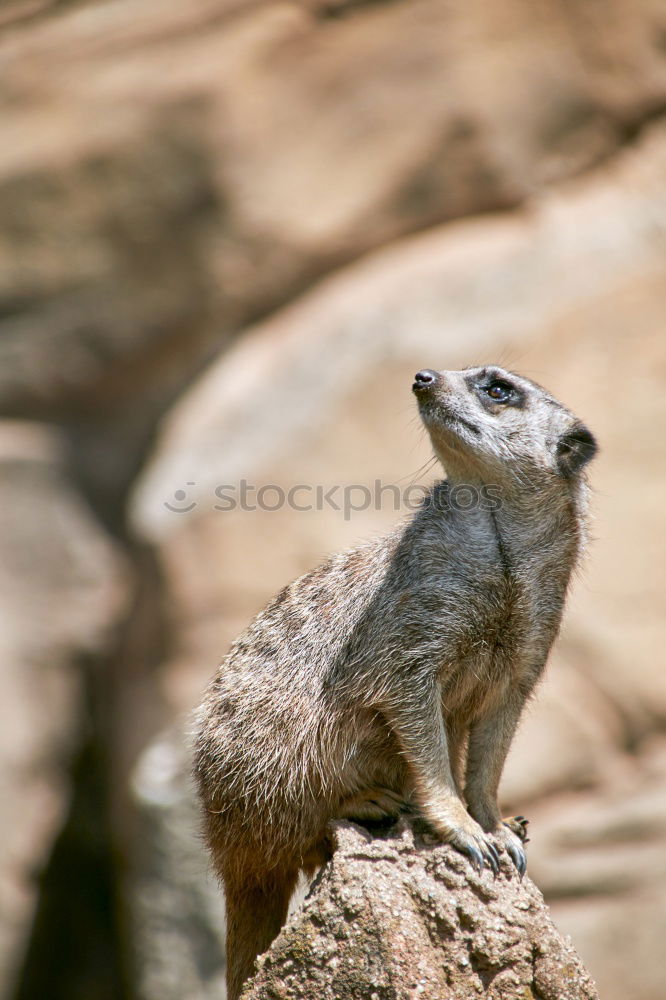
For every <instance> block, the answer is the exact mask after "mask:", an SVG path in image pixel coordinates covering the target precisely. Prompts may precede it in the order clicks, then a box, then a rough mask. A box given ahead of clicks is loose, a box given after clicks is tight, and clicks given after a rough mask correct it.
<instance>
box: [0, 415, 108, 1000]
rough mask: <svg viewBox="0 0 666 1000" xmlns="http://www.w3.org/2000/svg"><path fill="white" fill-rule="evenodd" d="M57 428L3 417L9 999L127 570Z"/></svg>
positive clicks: (2, 721) (2, 965)
mask: <svg viewBox="0 0 666 1000" xmlns="http://www.w3.org/2000/svg"><path fill="white" fill-rule="evenodd" d="M65 455H66V453H65V449H64V447H63V444H62V441H61V439H60V438H59V436H58V435H57V434H55V433H54V432H52V431H50V430H48V429H47V428H44V427H40V426H39V425H37V424H28V423H21V422H12V421H3V422H1V423H0V617H1V619H2V630H1V633H0V634H1V639H0V642H1V645H2V664H3V666H2V671H0V842H1V843H2V847H3V850H2V856H1V859H0V914H1V916H0V970H2V972H1V973H0V996H2V997H10V996H13V995H14V993H13V990H14V987H15V977H16V976H17V975H18V972H19V969H20V967H21V962H22V960H23V956H24V953H25V949H26V946H27V942H28V939H29V936H30V933H31V929H32V921H33V918H34V914H35V910H36V906H37V900H38V892H39V888H40V885H39V880H40V876H41V874H42V873H43V870H44V868H45V866H46V864H47V861H48V859H49V855H50V853H51V850H52V848H53V844H54V841H55V839H56V837H57V835H58V834H59V832H60V830H61V828H62V826H63V823H64V821H65V817H66V814H67V810H68V806H69V802H70V796H71V791H72V789H71V774H70V768H71V764H72V759H73V757H74V755H75V753H76V751H77V750H78V749H79V747H80V745H81V743H82V741H83V738H84V734H85V732H86V728H87V725H88V719H87V717H86V707H85V701H84V691H85V670H84V667H85V664H93V663H95V662H96V660H97V659H98V658H101V657H103V656H104V655H105V654H106V653H108V651H109V649H110V647H111V645H112V641H113V628H114V626H115V625H117V623H118V621H119V618H120V617H121V614H122V610H123V606H124V599H125V585H126V579H125V574H124V568H123V563H122V560H121V558H120V556H119V554H118V552H117V550H116V548H115V546H114V545H113V544H112V542H111V541H110V539H109V538H108V537H107V535H106V533H105V532H104V531H103V530H102V529H101V527H100V526H99V525H98V524H97V523H96V521H95V518H94V516H93V515H92V513H91V512H90V510H89V509H88V508H87V506H86V504H85V503H84V502H83V501H82V499H81V497H80V496H79V495H78V494H77V492H76V490H75V489H74V488H73V487H72V486H71V484H70V483H69V482H68V480H67V476H66V473H65V466H66V462H65Z"/></svg>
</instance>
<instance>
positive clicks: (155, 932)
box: [131, 729, 225, 1000]
mask: <svg viewBox="0 0 666 1000" xmlns="http://www.w3.org/2000/svg"><path fill="white" fill-rule="evenodd" d="M132 791H133V798H134V805H135V807H136V810H137V814H138V822H137V830H138V831H139V832H138V836H137V841H138V844H137V847H136V850H135V854H134V867H135V873H134V878H133V879H132V882H131V909H132V917H133V926H134V929H135V933H134V934H133V950H134V955H133V958H134V962H135V965H136V969H137V980H138V981H137V985H136V988H137V995H138V996H139V997H140V998H141V1000H180V998H182V997H183V996H186V997H187V998H188V1000H218V998H220V997H222V996H224V988H225V987H224V973H225V958H224V933H225V923H224V902H223V895H222V892H221V890H220V887H219V885H218V883H217V880H216V879H215V877H214V876H213V874H212V872H211V871H210V870H209V866H208V863H207V858H206V856H205V854H204V852H203V850H202V842H201V817H200V811H199V803H198V800H197V798H196V796H195V794H194V788H193V782H192V777H191V774H190V757H189V753H188V750H187V747H186V743H185V740H184V737H183V733H182V732H181V731H179V730H177V729H172V730H168V731H166V732H163V733H161V734H160V735H159V736H158V737H157V738H156V739H155V740H153V742H152V743H151V744H150V746H149V747H147V748H146V750H145V751H144V753H143V754H142V755H141V757H140V758H139V761H138V762H137V765H136V767H135V769H134V772H133V776H132Z"/></svg>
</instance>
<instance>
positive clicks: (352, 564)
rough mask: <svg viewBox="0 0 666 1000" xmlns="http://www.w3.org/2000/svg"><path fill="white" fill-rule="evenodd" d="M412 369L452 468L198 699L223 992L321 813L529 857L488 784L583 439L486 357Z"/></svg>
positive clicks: (556, 589)
mask: <svg viewBox="0 0 666 1000" xmlns="http://www.w3.org/2000/svg"><path fill="white" fill-rule="evenodd" d="M417 378H418V381H417V382H416V383H415V386H414V388H415V392H416V394H417V398H418V400H419V407H420V411H421V416H422V418H423V421H424V423H425V425H426V427H427V429H428V431H429V433H430V436H431V439H432V442H433V445H434V448H435V451H436V453H437V455H438V456H439V458H440V460H441V461H442V463H443V464H444V465H445V467H446V469H447V471H448V474H449V477H448V480H446V481H444V482H440V483H438V484H436V485H435V487H434V488H433V490H432V492H431V494H430V497H429V498H428V499H427V501H426V502H424V504H423V506H422V507H421V509H420V510H419V511H417V512H416V514H415V515H414V516H413V518H412V519H411V520H410V521H409V522H408V523H407V524H405V525H402V526H400V527H399V528H398V529H396V530H395V531H394V532H393V533H392V534H391V535H389V536H388V537H387V538H384V539H382V540H380V541H375V542H371V543H368V544H365V545H362V546H360V547H359V548H357V549H355V550H353V551H352V552H347V553H343V554H340V555H336V556H334V557H333V558H332V559H330V560H329V561H328V562H327V563H326V564H325V565H323V566H320V567H319V568H318V569H315V570H314V571H313V572H311V573H308V574H306V575H305V576H303V577H301V578H300V579H298V580H296V581H295V582H294V583H292V584H290V585H289V586H288V587H285V588H284V590H283V591H281V593H280V594H278V596H277V597H276V598H275V599H274V600H273V601H272V602H271V603H270V604H269V605H268V607H267V608H266V609H265V610H264V611H262V612H261V613H260V614H259V615H258V616H257V617H256V618H255V619H254V621H253V622H252V623H251V625H250V626H249V628H248V629H247V631H246V632H245V634H244V635H243V636H242V637H241V638H240V639H238V640H237V642H236V643H235V644H234V645H233V647H232V649H231V651H230V653H229V655H228V657H227V659H226V660H225V661H224V663H223V664H222V665H221V667H220V669H219V671H218V673H217V675H216V677H215V678H214V680H213V682H212V683H211V685H210V688H209V690H208V692H207V694H206V697H205V700H204V702H203V704H202V706H201V709H200V711H199V717H198V724H197V740H196V751H195V758H196V759H195V774H196V778H197V781H198V785H199V789H200V793H201V797H202V800H203V803H204V808H205V817H206V835H207V839H208V843H209V845H210V849H211V852H212V856H213V861H214V863H215V866H216V869H217V871H218V873H219V875H220V876H221V878H222V880H223V882H224V886H225V890H226V898H227V912H228V940H227V948H228V955H227V957H228V963H229V971H228V988H229V998H230V1000H236V998H237V997H238V995H239V993H240V990H241V986H242V983H243V982H244V981H245V979H246V978H247V977H248V976H249V975H250V974H251V972H252V966H253V962H254V958H255V956H256V955H257V954H259V953H260V952H261V951H263V950H265V949H266V948H267V947H268V946H269V944H270V942H271V941H272V939H273V938H274V936H275V935H276V934H277V932H278V930H279V928H280V926H281V924H282V923H283V921H284V919H285V915H286V911H287V905H288V902H289V897H290V895H291V892H292V890H293V887H294V884H295V881H296V878H297V876H298V873H299V871H301V870H305V871H306V872H310V873H311V872H312V871H314V869H315V867H316V866H317V865H318V864H321V863H322V862H323V861H324V860H325V859H326V857H327V856H328V850H329V849H328V844H327V838H326V827H327V824H328V822H329V821H330V820H331V819H332V818H334V817H340V816H353V817H357V818H361V819H372V818H378V817H381V816H385V815H386V814H389V815H394V814H396V813H397V812H398V811H399V810H400V808H401V807H403V806H404V805H405V804H409V805H411V806H412V807H414V808H416V809H417V810H419V811H420V812H421V814H422V815H423V816H424V817H425V818H426V819H427V820H428V821H429V822H430V824H431V826H432V827H433V829H434V830H435V831H436V832H437V833H438V834H439V836H440V837H441V838H442V840H444V841H448V842H450V843H452V844H453V845H454V846H456V847H457V848H458V849H459V850H461V851H462V852H464V853H465V854H467V855H468V857H470V858H471V860H472V862H473V863H475V864H477V865H481V864H483V863H486V864H488V865H489V866H490V867H492V868H495V867H496V863H497V852H498V851H501V850H506V851H508V853H509V854H510V856H511V857H512V858H513V860H514V862H515V864H516V865H517V866H518V868H519V869H520V870H521V871H523V870H524V867H525V856H524V853H523V849H522V844H521V840H520V838H519V837H518V836H517V834H516V832H513V831H514V830H515V831H517V833H520V831H521V830H524V826H522V827H521V825H520V823H518V824H517V825H514V826H513V827H512V828H511V829H510V828H509V827H508V826H507V825H505V824H503V822H502V820H501V817H500V812H499V809H498V806H497V789H498V785H499V780H500V776H501V773H502V768H503V765H504V761H505V758H506V754H507V752H508V749H509V746H510V743H511V740H512V738H513V734H514V732H515V728H516V725H517V723H518V720H519V717H520V713H521V710H522V708H523V706H524V704H525V701H526V699H527V698H528V696H529V694H530V692H531V691H532V689H533V687H534V685H535V683H536V681H537V679H538V678H539V676H540V674H541V672H542V670H543V667H544V665H545V661H546V658H547V656H548V652H549V650H550V647H551V645H552V643H553V640H554V638H555V636H556V633H557V630H558V628H559V623H560V618H561V614H562V607H563V603H564V598H565V593H566V589H567V585H568V582H569V578H570V575H571V571H572V569H573V567H574V564H575V561H576V559H577V557H578V554H579V552H580V550H581V547H582V542H583V537H584V512H585V499H586V487H585V483H584V479H583V475H582V470H583V468H584V466H585V465H586V463H587V461H588V460H589V459H590V458H591V457H592V456H593V454H594V451H595V444H594V441H593V439H592V437H591V435H590V434H589V432H588V431H587V430H586V429H585V428H584V427H583V426H582V425H581V424H580V422H579V421H577V420H576V418H575V417H574V416H573V415H572V414H571V413H569V411H568V410H566V409H565V408H564V407H563V406H561V404H559V403H558V402H557V401H556V400H554V399H553V398H552V397H551V396H550V395H549V394H548V393H547V392H545V390H543V389H542V388H541V387H540V386H537V385H535V384H534V383H532V382H529V381H528V380H527V379H524V378H520V377H519V376H517V375H514V374H512V373H508V372H505V371H503V370H502V369H500V368H497V367H494V366H493V367H488V368H480V369H466V370H464V371H462V372H440V373H434V372H425V373H419V376H418V377H417ZM497 385H499V386H500V388H499V390H498V389H497V388H496V387H497ZM502 386H503V387H504V388H502ZM507 386H508V387H509V388H508V389H507ZM493 387H495V388H493ZM498 391H499V392H500V393H501V394H508V396H507V398H503V399H501V400H497V399H495V398H493V396H494V395H496V394H497V392H498ZM461 484H470V485H471V486H473V487H474V488H475V489H476V490H477V491H478V495H479V496H480V497H483V496H484V494H483V490H484V488H486V487H488V486H493V487H495V488H496V489H497V491H498V494H499V502H500V506H499V508H497V509H489V506H488V504H487V503H486V502H485V501H482V502H481V503H479V504H477V506H476V507H475V508H474V509H471V510H461V509H459V506H457V505H456V504H455V503H452V499H453V498H454V496H455V491H456V487H458V486H460V485H461Z"/></svg>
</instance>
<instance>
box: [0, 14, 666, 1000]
mask: <svg viewBox="0 0 666 1000" xmlns="http://www.w3.org/2000/svg"><path fill="white" fill-rule="evenodd" d="M665 37H666V21H665V20H664V13H663V9H662V5H661V4H660V3H658V2H654V0H633V2H631V3H629V2H628V0H608V2H607V3H605V4H604V5H594V4H590V3H587V4H571V3H566V2H564V0H543V2H540V3H538V4H535V3H533V2H532V0H494V2H493V3H492V4H488V3H483V2H480V0H472V2H467V3H465V4H457V5H456V4H445V3H441V2H440V0H393V2H379V3H378V2H373V3H369V2H364V0H252V2H238V0H189V2H188V3H186V4H183V3H182V2H180V0H104V2H102V0H84V2H77V3H66V2H61V0H10V2H8V3H5V4H4V5H3V8H2V12H0V48H1V54H2V59H1V60H0V66H1V68H0V82H1V83H2V86H1V87H0V105H1V107H2V121H3V142H2V145H1V147H0V265H1V266H0V416H2V417H3V418H4V419H5V420H6V421H7V418H12V423H11V425H10V424H9V423H7V424H6V425H3V427H2V428H0V431H1V433H0V473H2V475H1V477H0V499H2V514H0V549H2V554H3V559H2V560H1V561H0V614H1V615H2V618H3V630H2V640H1V641H2V644H3V650H4V652H5V663H6V666H5V668H4V670H3V674H2V677H1V678H0V693H1V695H2V697H1V698H0V711H1V712H2V717H3V729H2V733H0V757H1V760H0V764H2V766H1V767H0V773H1V774H2V775H3V777H2V779H0V817H1V818H0V834H1V835H2V836H1V837H0V839H1V840H2V843H3V858H2V864H1V865H0V994H1V993H2V991H3V990H4V993H5V994H7V995H9V994H10V993H11V991H12V990H13V984H14V983H15V981H16V980H17V978H18V980H19V981H20V986H19V996H20V1000H34V998H35V997H38V996H40V997H41V996H43V995H45V994H47V993H48V995H49V996H51V997H52V998H53V1000H69V998H70V997H71V996H74V995H90V994H91V993H92V992H93V991H94V992H95V995H96V996H99V998H100V1000H106V998H107V997H108V998H109V1000H112V997H114V996H116V995H129V994H130V993H131V990H132V989H135V990H136V992H137V993H138V994H139V995H140V996H141V997H142V998H145V1000H153V998H155V1000H157V998H158V997H159V1000H163V998H164V997H168V996H174V997H175V996H182V995H185V994H187V995H188V996H190V997H206V998H208V997H209V996H210V997H212V996H215V995H216V993H217V991H218V989H219V984H220V980H221V976H222V972H223V964H224V956H223V954H222V953H221V950H220V948H219V945H218V944H215V942H217V941H219V939H220V926H221V921H222V919H223V918H222V915H221V913H220V910H219V902H220V896H219V891H218V889H217V887H216V886H215V884H214V883H213V882H212V880H211V879H210V877H209V875H208V873H207V867H206V859H205V856H204V854H203V850H202V846H201V841H200V839H199V836H198V833H197V824H196V812H195V806H194V803H193V801H192V798H191V793H190V790H189V789H188V786H187V782H186V780H185V778H184V776H183V775H184V773H185V772H186V770H187V765H186V761H185V760H184V759H183V758H182V755H181V756H179V753H180V752H179V751H178V752H176V751H175V750H173V747H172V750H168V749H167V750H165V749H164V745H165V744H164V739H166V737H159V738H158V740H157V742H156V743H155V742H154V740H155V734H156V733H157V732H158V731H160V730H161V729H162V728H163V727H164V726H167V727H168V728H169V731H173V730H174V729H176V728H179V727H181V728H182V726H183V723H182V717H183V715H184V714H185V713H187V711H188V710H189V708H190V706H191V705H192V704H193V703H194V702H195V701H196V700H197V698H198V697H199V694H200V691H201V688H202V686H203V684H204V682H205V680H206V678H207V677H208V676H209V675H210V673H211V672H212V670H213V667H214V665H215V663H216V662H217V661H218V660H219V658H220V657H221V656H222V655H223V653H224V651H225V649H226V647H227V644H228V642H229V641H230V640H231V639H232V638H233V637H234V636H235V635H236V634H237V633H238V632H239V631H240V629H242V628H243V626H244V625H245V624H246V623H247V620H248V619H249V617H250V616H251V615H252V614H253V613H254V611H256V610H257V609H258V608H259V607H260V606H261V605H262V604H263V603H264V601H265V600H266V599H267V598H268V597H270V596H271V595H272V594H273V593H275V592H276V591H277V590H279V589H280V587H281V586H282V585H283V584H284V583H285V581H286V580H287V579H289V578H291V577H292V576H294V575H296V574H298V573H299V572H301V571H303V570H305V569H308V568H310V567H311V566H312V565H313V564H315V563H316V562H317V561H318V560H320V559H321V558H322V557H324V556H325V555H326V554H327V553H329V552H330V551H332V550H334V549H338V548H341V547H344V546H346V545H349V544H353V543H354V542H356V541H357V540H358V539H359V538H361V537H364V536H367V535H370V534H373V533H377V532H381V531H383V530H385V529H387V528H388V527H389V526H390V525H391V524H393V523H394V521H395V520H396V518H397V517H399V516H400V514H401V513H407V512H408V507H407V503H406V502H405V501H408V497H406V496H405V490H406V488H407V487H408V486H409V485H410V483H411V480H412V479H413V478H415V477H416V478H418V477H417V476H416V470H417V469H418V468H419V466H421V465H425V463H426V462H427V461H428V460H429V458H430V455H429V450H428V448H427V447H426V446H425V444H424V442H423V440H421V439H420V437H419V432H418V430H414V428H413V427H412V426H411V425H410V420H411V418H412V414H413V411H412V404H411V399H410V396H409V381H410V376H411V373H412V372H413V371H415V370H416V369H417V368H420V367H423V365H424V364H426V365H434V366H436V367H439V366H442V367H443V366H450V367H455V366H459V365H465V364H470V363H474V362H476V361H481V360H484V359H487V358H497V359H498V360H499V361H500V362H503V363H505V364H507V365H509V366H511V367H515V368H517V369H522V370H523V371H525V372H526V374H528V375H531V376H532V377H535V378H536V379H537V380H539V381H543V382H544V383H546V384H548V385H549V387H552V388H553V389H554V390H555V391H556V393H557V394H559V395H560V396H561V397H562V398H564V399H566V400H567V401H568V402H570V403H571V405H572V407H573V408H574V409H575V410H576V412H580V413H581V414H582V415H584V416H585V418H586V420H587V421H589V423H590V425H591V426H592V427H593V428H594V430H595V433H596V434H597V435H598V437H599V439H600V441H601V445H602V452H601V457H600V459H599V461H598V462H597V463H595V473H594V483H595V487H596V490H597V493H596V497H595V505H596V510H597V522H596V526H595V529H594V532H593V534H594V535H595V539H594V543H593V549H592V556H591V558H590V561H589V563H588V568H587V569H586V570H585V573H584V575H583V577H582V579H581V580H580V581H579V582H578V583H577V585H576V587H575V589H574V591H573V593H572V601H571V606H570V609H569V613H568V617H567V624H566V628H565V631H564V633H563V635H562V639H561V641H560V643H559V644H558V647H557V652H556V655H555V656H554V658H553V661H552V664H551V669H550V671H549V675H548V679H547V681H546V684H545V685H544V686H543V688H542V689H541V691H540V693H539V697H538V700H537V701H536V702H535V705H534V706H533V708H532V709H531V711H530V712H529V713H528V715H527V717H526V719H525V722H524V725H523V727H522V729H521V732H520V734H519V737H518V742H517V744H516V747H515V749H514V753H513V754H512V757H511V760H510V761H509V767H508V770H507V774H506V780H505V782H504V786H503V795H504V799H505V803H506V805H507V807H509V806H511V807H513V808H514V811H520V812H523V811H524V812H527V813H529V815H530V817H531V820H532V824H533V830H534V835H533V843H532V844H530V872H531V874H532V876H533V877H534V879H535V881H536V882H537V884H540V885H543V887H544V888H545V889H546V891H547V894H548V898H549V900H550V901H551V902H552V908H553V912H554V915H555V918H556V920H557V921H559V923H560V924H561V926H562V927H563V928H564V929H565V930H569V931H570V932H571V933H572V934H574V936H575V940H576V947H577V948H578V949H579V950H580V951H581V954H582V955H583V958H584V960H585V961H586V963H587V964H588V965H589V966H590V967H591V969H592V972H593V974H594V975H595V978H597V979H598V980H599V982H600V985H601V988H602V992H603V994H604V996H605V997H607V998H608V1000H620V998H624V997H626V996H631V997H632V1000H653V998H654V996H661V995H662V994H664V992H665V991H666V985H665V983H664V977H663V968H662V963H660V962H658V961H655V956H657V955H658V954H659V948H660V944H659V942H660V940H661V937H660V936H663V932H664V907H663V898H664V895H665V893H666V874H665V873H664V870H663V865H662V863H661V858H662V857H663V842H664V829H666V826H665V825H664V821H663V817H662V812H661V811H660V804H659V803H660V796H663V789H664V787H666V777H665V771H664V766H663V745H664V740H665V736H664V734H665V732H666V687H665V686H664V673H663V670H662V669H661V659H662V651H663V647H664V634H663V622H662V612H663V608H662V605H663V597H662V595H663V592H664V587H665V584H664V579H663V567H664V566H666V549H665V545H666V542H665V540H664V533H663V531H662V530H661V521H662V512H663V505H664V487H663V482H662V477H661V475H660V469H661V467H662V466H663V462H664V442H663V435H662V434H661V432H660V430H659V428H660V427H661V426H663V423H664V419H665V413H664V402H663V400H664V394H663V392H662V382H663V371H664V351H663V344H664V339H663V315H664V308H665V305H666V303H665V301H664V289H665V288H666V271H665V269H664V259H665V255H664V250H665V248H666V237H665V221H664V220H665V218H666V208H665V200H666V192H665V189H664V176H665V175H666V172H665V162H666V138H665V133H664V126H663V121H661V117H660V116H662V117H663V115H664V111H665V110H666V58H665V56H664V53H665V52H666V47H665V45H664V38H665ZM13 421H18V423H14V422H13ZM37 424H38V425H39V426H37ZM5 426H6V429H5ZM243 478H244V479H245V480H247V481H248V482H249V483H250V485H253V486H255V487H258V486H261V485H266V484H268V485H272V487H273V492H272V493H270V492H269V494H268V495H267V496H266V500H267V501H268V503H267V504H264V505H263V507H262V506H261V505H260V506H257V505H256V503H255V504H254V506H255V508H256V509H250V508H249V507H246V509H241V505H240V504H238V503H235V505H233V504H232V509H219V504H220V498H219V497H218V495H217V494H216V493H215V488H216V487H218V486H224V485H225V484H227V485H231V487H232V494H233V495H234V496H235V497H236V500H238V493H237V492H235V493H234V491H237V489H238V487H239V483H240V480H241V479H243ZM376 478H377V479H380V480H381V481H382V482H383V483H388V484H392V485H395V486H397V487H398V488H399V492H400V502H399V503H398V505H397V506H396V504H395V503H394V500H393V495H392V494H391V493H390V492H389V493H387V494H385V495H384V500H383V503H375V502H374V500H372V501H371V503H370V504H369V505H368V504H364V502H363V496H364V494H363V490H364V489H366V488H367V487H373V488H374V481H375V479H376ZM298 484H300V485H303V484H305V485H306V486H317V485H320V486H322V488H323V492H324V494H326V493H327V491H329V490H331V489H332V488H334V487H336V488H338V490H339V491H340V490H344V488H345V487H350V486H351V487H353V489H355V490H356V493H355V494H354V493H353V492H352V494H351V503H350V504H348V505H347V507H346V508H345V503H344V500H342V498H341V496H340V493H339V492H338V494H337V497H336V496H335V495H334V498H333V505H327V504H326V503H324V504H323V506H322V508H321V509H316V508H317V499H316V496H315V497H314V500H315V503H314V509H312V510H305V511H304V510H296V509H295V508H294V507H293V506H292V507H290V506H289V505H288V504H286V503H285V504H284V505H282V506H280V509H275V510H273V509H268V507H269V506H274V501H275V497H276V491H279V490H283V491H284V493H285V494H286V493H287V492H288V490H289V489H290V488H291V487H293V486H294V485H298ZM278 496H279V493H278ZM300 498H301V499H302V498H303V494H302V493H301V494H300ZM255 499H256V496H255ZM359 500H360V503H359ZM192 503H194V504H195V506H194V507H192V508H191V510H190V511H189V513H188V508H190V505H191V504H192ZM166 505H169V506H166ZM216 505H218V506H217V507H216ZM250 505H252V499H251V500H250ZM336 505H337V507H336ZM227 506H228V505H227ZM278 506H279V504H278ZM223 507H224V505H223ZM359 507H364V509H359ZM5 622H6V623H7V624H5ZM185 725H186V724H185ZM167 745H168V746H171V744H169V741H168V739H167ZM153 751H154V752H153ZM172 751H173V752H172ZM170 755H171V756H170ZM174 755H175V756H174ZM174 761H177V762H179V763H178V764H177V766H176V764H174ZM137 762H138V763H137ZM172 772H173V773H172ZM132 774H134V775H135V778H136V781H135V782H134V784H132V780H131V776H132ZM100 887H101V888H100ZM168 887H170V888H168ZM171 890H172V891H171ZM65 917H66V919H65ZM609 942H610V945H609ZM123 977H124V978H123ZM58 991H60V992H58Z"/></svg>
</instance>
